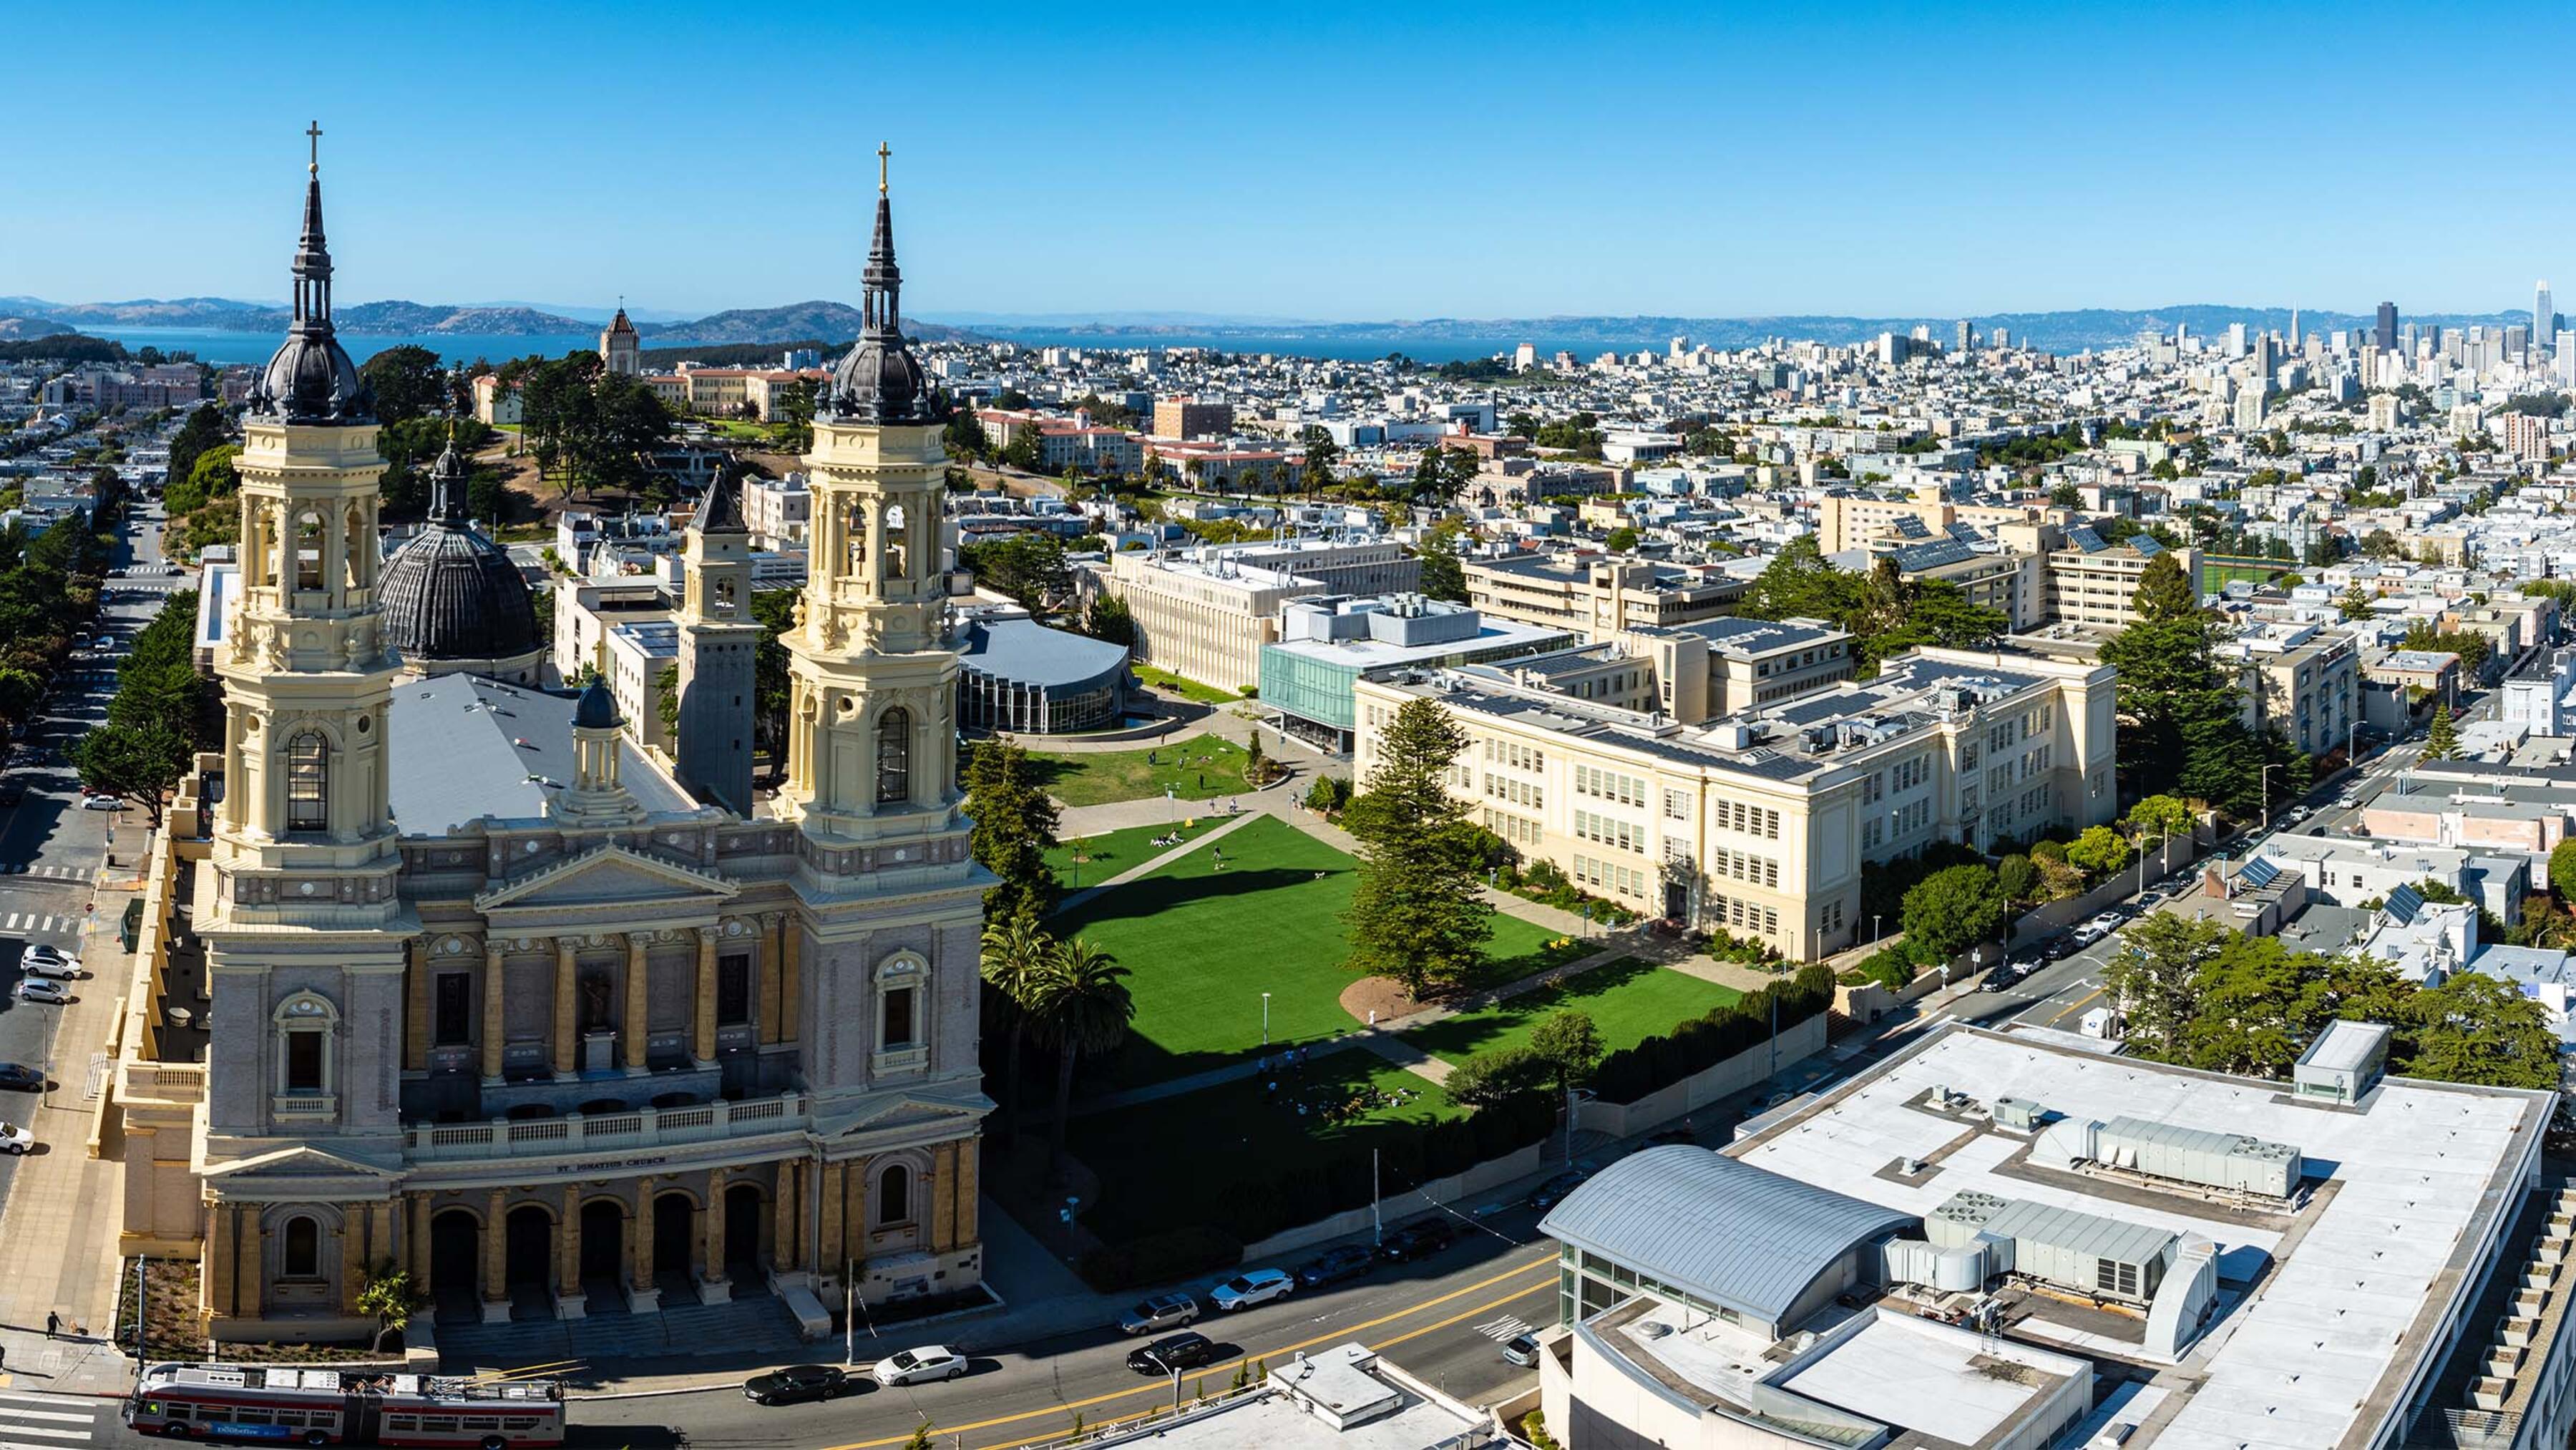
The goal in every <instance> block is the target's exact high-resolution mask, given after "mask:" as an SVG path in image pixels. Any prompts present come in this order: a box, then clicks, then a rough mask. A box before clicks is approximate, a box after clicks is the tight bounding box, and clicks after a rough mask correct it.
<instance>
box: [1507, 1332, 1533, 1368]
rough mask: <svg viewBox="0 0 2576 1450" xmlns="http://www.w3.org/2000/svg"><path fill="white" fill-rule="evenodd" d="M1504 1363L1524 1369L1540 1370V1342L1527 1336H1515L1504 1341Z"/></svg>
mask: <svg viewBox="0 0 2576 1450" xmlns="http://www.w3.org/2000/svg"><path fill="white" fill-rule="evenodd" d="M1503 1363H1505V1364H1516V1365H1519V1366H1520V1367H1521V1368H1523V1369H1536V1368H1538V1340H1537V1339H1536V1338H1535V1337H1533V1336H1531V1335H1527V1334H1515V1335H1513V1336H1512V1337H1511V1338H1509V1339H1506V1340H1504V1341H1503Z"/></svg>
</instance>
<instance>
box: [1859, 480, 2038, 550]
mask: <svg viewBox="0 0 2576 1450" xmlns="http://www.w3.org/2000/svg"><path fill="white" fill-rule="evenodd" d="M2074 516H2075V511H2074V510H2072V509H2066V508H2055V507H2051V506H2050V505H2047V504H2044V503H2036V502H2033V503H2005V504H1980V503H1960V502H1957V501H1955V500H1953V499H1951V498H1949V497H1948V496H1947V494H1946V493H1945V492H1944V490H1943V487H1942V485H1941V484H1938V483H1925V484H1920V485H1917V486H1916V487H1915V488H1913V489H1912V490H1911V491H1910V492H1908V494H1907V495H1906V496H1905V497H1903V498H1886V497H1881V496H1880V495H1878V494H1871V493H1862V492H1841V491H1837V492H1834V493H1829V494H1826V495H1825V496H1824V497H1823V498H1821V499H1818V500H1817V501H1816V548H1817V549H1818V550H1820V551H1821V552H1824V553H1827V554H1839V553H1841V552H1842V551H1843V550H1845V549H1858V548H1864V547H1867V546H1868V545H1869V544H1871V543H1873V542H1875V541H1877V540H1878V539H1880V538H1883V537H1891V536H1896V537H1911V538H1934V537H1938V536H1941V535H1944V534H1947V533H1949V532H1950V530H1951V527H1952V526H1953V525H1957V524H1967V525H1971V526H1973V527H1975V528H1980V529H1994V528H1997V527H2000V526H2003V525H2007V524H2036V523H2049V522H2054V523H2060V524H2062V523H2065V522H2067V521H2069V520H2071V519H2073V518H2074Z"/></svg>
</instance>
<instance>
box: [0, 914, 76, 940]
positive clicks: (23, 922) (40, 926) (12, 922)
mask: <svg viewBox="0 0 2576 1450" xmlns="http://www.w3.org/2000/svg"><path fill="white" fill-rule="evenodd" d="M79 924H80V918H79V917H77V916H63V915H59V914H56V915H50V916H48V915H43V914H40V913H37V912H32V911H13V912H11V913H9V914H8V915H7V916H6V917H0V931H8V932H33V933H36V934H37V935H40V936H41V935H43V934H44V933H46V932H49V931H69V930H71V929H72V928H73V927H75V926H77V925H79Z"/></svg>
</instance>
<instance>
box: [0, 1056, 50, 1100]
mask: <svg viewBox="0 0 2576 1450" xmlns="http://www.w3.org/2000/svg"><path fill="white" fill-rule="evenodd" d="M0 1088H14V1089H16V1090H17V1091H19V1092H22V1093H40V1092H43V1091H44V1090H45V1070H44V1069H43V1068H40V1067H29V1066H27V1065H26V1064H25V1063H23V1062H0Z"/></svg>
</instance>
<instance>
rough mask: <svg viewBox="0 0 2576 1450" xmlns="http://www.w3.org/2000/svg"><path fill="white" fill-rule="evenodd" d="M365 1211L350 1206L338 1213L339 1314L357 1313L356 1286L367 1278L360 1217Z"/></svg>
mask: <svg viewBox="0 0 2576 1450" xmlns="http://www.w3.org/2000/svg"><path fill="white" fill-rule="evenodd" d="M367 1212H368V1210H367V1209H365V1208H363V1207H361V1206H359V1205H357V1204H350V1205H348V1206H347V1207H344V1208H343V1209H341V1211H340V1215H341V1216H340V1312H341V1313H343V1314H355V1313H357V1312H358V1284H359V1281H360V1280H362V1279H364V1278H365V1277H366V1276H367V1236H366V1233H365V1232H364V1230H363V1228H362V1227H361V1216H362V1215H364V1214H366V1213H367Z"/></svg>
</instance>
